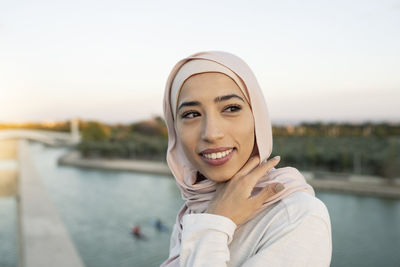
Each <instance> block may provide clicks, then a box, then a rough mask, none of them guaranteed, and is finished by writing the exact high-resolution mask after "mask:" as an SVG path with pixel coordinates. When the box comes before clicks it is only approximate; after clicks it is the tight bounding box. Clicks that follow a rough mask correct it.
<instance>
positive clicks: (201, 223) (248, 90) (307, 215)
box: [161, 51, 332, 267]
mask: <svg viewBox="0 0 400 267" xmlns="http://www.w3.org/2000/svg"><path fill="white" fill-rule="evenodd" d="M282 108H287V107H282ZM164 116H165V121H166V124H167V127H168V151H167V162H168V165H169V168H170V169H171V172H172V174H173V176H174V178H175V179H176V182H177V186H178V187H179V189H180V191H181V195H182V198H183V200H184V201H185V203H184V205H183V206H182V208H181V209H180V210H179V212H178V214H177V217H176V222H175V225H174V229H173V232H172V235H171V241H170V250H169V257H168V259H166V260H165V261H164V262H163V263H162V264H161V266H168V267H169V266H216V267H218V266H247V267H249V266H316V267H319V266H329V265H330V261H331V253H332V240H331V225H330V218H329V214H328V211H327V208H326V206H325V205H324V204H323V203H322V202H321V201H320V200H319V199H318V198H316V197H315V195H314V191H313V188H312V187H311V186H310V185H309V184H307V183H306V181H305V179H304V177H303V176H302V174H301V173H300V172H299V171H298V170H297V169H295V168H293V167H283V168H276V165H277V164H278V162H279V161H280V159H279V157H273V158H271V157H270V156H271V152H272V127H271V122H270V118H269V115H268V109H267V105H266V101H265V99H264V96H263V93H262V90H261V88H260V86H259V84H258V82H257V80H256V78H255V76H254V74H253V72H252V71H251V69H250V68H249V66H248V65H247V64H246V63H245V62H244V61H243V60H242V59H240V58H239V57H237V56H235V55H232V54H230V53H226V52H220V51H209V52H200V53H196V54H194V55H191V56H189V57H187V58H184V59H182V60H180V61H179V62H178V63H177V64H176V65H175V66H174V67H173V69H172V71H171V73H170V75H169V77H168V80H167V84H166V88H165V94H164Z"/></svg>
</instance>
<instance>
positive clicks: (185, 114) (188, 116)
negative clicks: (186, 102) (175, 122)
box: [181, 111, 200, 119]
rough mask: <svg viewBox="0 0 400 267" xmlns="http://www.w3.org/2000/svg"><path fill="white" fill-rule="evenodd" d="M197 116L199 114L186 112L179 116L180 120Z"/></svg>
mask: <svg viewBox="0 0 400 267" xmlns="http://www.w3.org/2000/svg"><path fill="white" fill-rule="evenodd" d="M197 116H200V113H198V112H197V111H186V112H184V113H183V114H182V115H181V118H182V119H193V118H195V117H197Z"/></svg>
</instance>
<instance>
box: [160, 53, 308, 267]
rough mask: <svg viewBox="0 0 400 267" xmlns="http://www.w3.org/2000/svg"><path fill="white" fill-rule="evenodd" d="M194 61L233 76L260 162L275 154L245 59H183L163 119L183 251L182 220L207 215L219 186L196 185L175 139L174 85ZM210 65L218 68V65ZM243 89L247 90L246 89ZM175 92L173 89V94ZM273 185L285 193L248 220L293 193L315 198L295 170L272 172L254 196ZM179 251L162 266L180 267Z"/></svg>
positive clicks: (261, 101) (202, 56) (171, 80)
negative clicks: (247, 110)
mask: <svg viewBox="0 0 400 267" xmlns="http://www.w3.org/2000/svg"><path fill="white" fill-rule="evenodd" d="M193 60H202V61H204V60H206V61H212V62H213V63H217V64H219V65H221V66H222V67H223V68H222V69H221V70H220V71H219V72H221V73H224V74H225V75H228V76H230V77H231V78H232V79H233V80H234V81H235V82H236V83H237V84H238V86H239V87H240V88H241V90H242V91H244V95H245V96H246V100H248V101H249V104H250V107H251V109H252V111H253V117H254V125H255V137H256V146H257V148H258V152H259V156H260V160H261V161H264V160H266V159H268V157H269V156H270V155H271V152H272V127H271V121H270V118H269V116H268V109H267V104H266V102H265V99H264V96H263V93H262V91H261V88H260V86H259V85H258V82H257V80H256V77H255V76H254V74H253V72H252V71H251V69H250V67H249V66H248V65H247V64H246V63H245V62H244V61H243V60H242V59H240V58H238V57H237V56H235V55H232V54H230V53H226V52H220V51H209V52H200V53H196V54H194V55H191V56H189V57H187V58H184V59H182V60H181V61H179V62H178V63H177V64H176V65H175V66H174V68H173V69H172V71H171V73H170V75H169V77H168V80H167V84H166V87H165V94H164V116H165V120H166V123H167V127H168V152H167V162H168V166H169V168H170V169H171V171H172V174H173V175H174V177H175V180H176V182H177V185H178V187H179V189H180V191H181V195H182V198H183V200H184V201H185V204H184V205H183V206H182V208H181V209H180V211H179V212H178V215H177V218H176V226H177V230H178V244H177V246H178V247H180V242H181V233H182V217H183V216H184V215H185V214H191V213H204V212H205V211H206V209H207V206H208V203H209V201H210V200H211V199H212V197H213V194H214V192H215V188H216V183H215V182H213V181H211V180H209V179H206V180H203V181H201V182H198V183H196V179H197V170H196V169H194V167H193V166H192V165H191V164H190V162H189V160H188V159H187V158H186V157H185V154H184V153H183V150H182V147H181V145H180V142H179V141H178V140H177V135H176V129H175V123H174V115H173V114H174V113H175V108H176V107H175V106H173V105H176V100H177V98H178V96H179V88H178V90H177V89H176V88H175V87H176V85H175V84H176V81H175V82H174V79H175V78H176V76H177V73H179V71H180V69H181V68H182V66H184V65H185V64H187V63H188V62H191V61H193ZM198 65H199V64H197V65H196V64H194V66H198ZM202 65H204V64H202ZM205 65H207V64H205ZM209 65H210V66H214V67H215V64H209ZM214 67H213V68H212V69H210V70H207V68H204V67H201V68H197V69H196V68H186V69H185V71H187V69H190V71H191V72H192V74H190V73H189V74H185V76H187V77H190V75H194V74H198V73H204V72H211V71H212V72H215V71H216V70H215V68H214ZM218 68H219V67H218ZM178 76H181V74H180V73H179V74H178ZM182 83H183V82H182ZM243 87H245V88H244V89H243ZM172 88H174V89H173V90H172ZM171 96H172V97H173V100H171ZM172 103H174V104H172ZM274 182H280V183H282V184H284V186H285V189H284V190H283V191H281V192H279V193H278V194H276V195H274V196H273V197H272V198H270V199H268V200H267V201H266V202H265V203H264V204H263V205H262V206H261V208H260V209H258V210H257V211H256V212H255V213H254V214H253V215H252V217H251V218H250V219H249V220H251V219H252V218H254V217H255V216H256V215H257V214H258V213H259V212H260V211H262V210H264V209H265V208H267V207H268V206H270V205H271V204H273V203H275V202H277V201H279V200H280V199H282V198H284V197H286V196H288V195H289V194H291V193H293V192H296V191H306V192H308V193H309V194H311V195H314V190H313V189H312V187H311V186H310V185H308V184H307V183H306V181H305V179H304V177H303V176H302V175H301V173H300V172H299V171H298V170H297V169H295V168H292V167H285V168H278V169H275V168H274V169H272V170H270V171H269V172H268V173H266V174H265V176H264V177H262V178H261V179H260V180H259V182H258V183H257V185H256V187H255V190H254V192H257V191H259V190H261V189H262V188H264V187H265V186H267V185H268V184H270V183H274ZM179 251H180V250H179V249H176V250H173V251H171V254H170V257H169V258H168V259H167V260H166V261H165V262H164V263H163V264H162V265H161V266H179Z"/></svg>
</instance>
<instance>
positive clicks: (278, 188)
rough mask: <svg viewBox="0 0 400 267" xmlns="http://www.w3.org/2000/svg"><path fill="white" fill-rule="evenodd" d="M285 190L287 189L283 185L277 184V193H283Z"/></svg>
mask: <svg viewBox="0 0 400 267" xmlns="http://www.w3.org/2000/svg"><path fill="white" fill-rule="evenodd" d="M283 189H285V187H284V186H283V184H276V185H275V192H277V193H278V192H280V191H282V190H283Z"/></svg>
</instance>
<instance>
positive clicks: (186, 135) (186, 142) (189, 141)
mask: <svg viewBox="0 0 400 267" xmlns="http://www.w3.org/2000/svg"><path fill="white" fill-rule="evenodd" d="M196 136H197V135H196V131H195V127H185V126H184V125H178V127H177V139H178V142H180V143H181V145H182V148H183V151H184V152H185V155H186V157H187V158H189V159H190V158H191V157H193V155H192V153H194V151H195V145H196Z"/></svg>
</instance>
